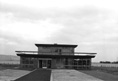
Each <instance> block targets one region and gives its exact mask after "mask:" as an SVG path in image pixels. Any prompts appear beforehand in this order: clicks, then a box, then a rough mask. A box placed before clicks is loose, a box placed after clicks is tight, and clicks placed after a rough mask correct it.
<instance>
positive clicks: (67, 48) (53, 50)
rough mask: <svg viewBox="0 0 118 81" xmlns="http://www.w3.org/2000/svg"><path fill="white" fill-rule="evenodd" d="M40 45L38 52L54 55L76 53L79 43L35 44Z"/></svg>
mask: <svg viewBox="0 0 118 81" xmlns="http://www.w3.org/2000/svg"><path fill="white" fill-rule="evenodd" d="M35 45H36V46H37V47H38V54H52V55H74V48H75V47H77V45H67V44H35Z"/></svg>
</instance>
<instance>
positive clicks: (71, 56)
mask: <svg viewBox="0 0 118 81" xmlns="http://www.w3.org/2000/svg"><path fill="white" fill-rule="evenodd" d="M35 45H36V46H37V47H38V51H16V52H17V55H18V56H20V67H21V68H32V69H35V68H51V69H90V68H91V58H94V57H95V54H96V53H84V52H75V51H74V50H75V48H76V47H77V45H66V44H35Z"/></svg>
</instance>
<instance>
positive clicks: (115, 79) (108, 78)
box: [79, 70, 118, 81]
mask: <svg viewBox="0 0 118 81" xmlns="http://www.w3.org/2000/svg"><path fill="white" fill-rule="evenodd" d="M79 71H80V72H83V73H85V74H88V75H91V76H93V77H96V78H99V79H102V80H104V81H118V75H113V74H110V73H107V72H104V71H102V70H101V71H100V70H79Z"/></svg>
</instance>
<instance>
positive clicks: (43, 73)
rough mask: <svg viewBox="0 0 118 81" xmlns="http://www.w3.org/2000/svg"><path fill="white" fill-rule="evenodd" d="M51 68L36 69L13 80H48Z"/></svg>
mask: <svg viewBox="0 0 118 81" xmlns="http://www.w3.org/2000/svg"><path fill="white" fill-rule="evenodd" d="M50 75H51V70H46V69H37V70H35V71H32V72H31V73H29V74H27V75H25V76H23V77H21V78H18V79H16V80H15V81H50Z"/></svg>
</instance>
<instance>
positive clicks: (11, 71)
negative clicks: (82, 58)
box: [0, 67, 118, 81]
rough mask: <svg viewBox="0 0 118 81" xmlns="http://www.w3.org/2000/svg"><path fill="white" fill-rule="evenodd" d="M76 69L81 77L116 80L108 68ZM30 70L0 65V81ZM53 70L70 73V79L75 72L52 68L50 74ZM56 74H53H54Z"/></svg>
mask: <svg viewBox="0 0 118 81" xmlns="http://www.w3.org/2000/svg"><path fill="white" fill-rule="evenodd" d="M76 71H78V73H79V74H80V76H81V77H84V76H82V75H86V74H87V75H89V77H90V76H92V77H94V78H97V79H100V80H102V81H118V74H114V71H113V70H112V71H111V70H110V72H109V71H108V70H104V69H94V70H76ZM115 71H116V72H117V70H115ZM30 72H31V71H28V70H20V69H18V68H17V69H16V68H8V67H7V68H6V67H0V81H10V80H15V79H17V78H19V77H21V76H24V75H26V74H28V73H30ZM55 72H56V75H58V74H61V75H64V76H65V75H66V74H68V73H71V74H68V76H69V77H70V76H71V79H72V78H74V76H75V75H74V74H75V73H76V72H75V73H73V72H71V71H70V70H68V71H67V70H66V71H65V72H64V70H63V71H61V73H60V72H58V71H54V70H52V74H53V73H55ZM112 72H113V73H112ZM62 73H66V74H62ZM82 73H84V74H82ZM81 74H82V75H81ZM56 75H54V76H56ZM68 76H66V77H68ZM80 76H78V77H80ZM81 77H80V78H81ZM56 78H57V77H56ZM87 78H88V77H87ZM94 78H93V79H94ZM78 79H79V78H78ZM83 79H84V78H83ZM53 81H54V80H53Z"/></svg>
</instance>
